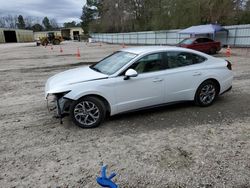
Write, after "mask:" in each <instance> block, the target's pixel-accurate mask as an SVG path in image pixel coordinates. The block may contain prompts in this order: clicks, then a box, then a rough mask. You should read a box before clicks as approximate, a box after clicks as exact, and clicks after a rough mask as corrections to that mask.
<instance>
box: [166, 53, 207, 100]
mask: <svg viewBox="0 0 250 188" xmlns="http://www.w3.org/2000/svg"><path fill="white" fill-rule="evenodd" d="M164 59H165V62H166V63H167V64H168V68H167V70H166V71H165V76H164V80H165V97H164V102H166V103H169V102H175V101H185V100H193V97H194V93H195V92H196V89H197V85H198V84H199V83H200V82H201V80H202V75H204V70H203V67H204V66H203V62H204V61H206V58H204V57H201V56H199V55H197V54H194V53H189V52H178V51H172V52H166V53H165V55H164Z"/></svg>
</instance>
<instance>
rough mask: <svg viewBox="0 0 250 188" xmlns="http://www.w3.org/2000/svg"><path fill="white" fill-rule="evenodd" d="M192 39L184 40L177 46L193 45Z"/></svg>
mask: <svg viewBox="0 0 250 188" xmlns="http://www.w3.org/2000/svg"><path fill="white" fill-rule="evenodd" d="M193 42H194V39H184V40H183V41H181V42H180V43H179V44H193Z"/></svg>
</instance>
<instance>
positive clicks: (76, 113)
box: [70, 96, 106, 128]
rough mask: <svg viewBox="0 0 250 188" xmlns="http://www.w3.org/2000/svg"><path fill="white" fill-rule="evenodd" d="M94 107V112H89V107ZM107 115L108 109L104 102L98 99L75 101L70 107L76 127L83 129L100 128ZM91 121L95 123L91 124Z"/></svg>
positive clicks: (84, 98) (87, 98) (90, 98)
mask: <svg viewBox="0 0 250 188" xmlns="http://www.w3.org/2000/svg"><path fill="white" fill-rule="evenodd" d="M87 104H88V105H87ZM82 106H84V108H83V107H82ZM93 106H95V109H92V111H88V110H87V108H88V107H90V109H91V108H92V107H93ZM97 111H98V113H97ZM105 114H106V108H105V106H104V104H103V102H102V101H101V100H100V99H99V98H97V97H91V96H89V97H88V96H87V97H83V98H80V99H79V100H77V101H74V102H73V103H72V104H71V106H70V118H71V120H72V121H73V123H74V124H75V125H77V126H79V127H81V128H95V127H98V126H99V125H100V124H101V123H102V122H103V121H104V119H105ZM94 116H95V117H94ZM93 117H94V118H93ZM86 118H87V120H86ZM95 118H96V120H95ZM83 119H84V120H83ZM91 119H92V121H93V122H91Z"/></svg>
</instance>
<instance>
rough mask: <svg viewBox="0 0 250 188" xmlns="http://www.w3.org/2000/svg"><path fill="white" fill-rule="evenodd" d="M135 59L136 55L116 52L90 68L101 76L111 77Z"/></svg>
mask: <svg viewBox="0 0 250 188" xmlns="http://www.w3.org/2000/svg"><path fill="white" fill-rule="evenodd" d="M135 57H136V54H132V53H129V52H122V51H118V52H115V53H114V54H112V55H110V56H108V57H106V58H105V59H103V60H101V61H100V62H99V63H97V64H95V65H93V66H91V67H90V68H92V69H93V70H95V71H98V72H101V73H103V74H107V75H112V74H114V73H115V72H116V71H118V70H119V69H121V68H122V67H123V66H124V65H126V64H127V63H128V62H129V61H131V60H132V59H133V58H135Z"/></svg>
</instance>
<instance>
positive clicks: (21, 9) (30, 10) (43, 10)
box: [0, 0, 86, 23]
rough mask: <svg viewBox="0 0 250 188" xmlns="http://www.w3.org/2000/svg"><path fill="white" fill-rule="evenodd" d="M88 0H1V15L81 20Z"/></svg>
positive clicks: (59, 21)
mask: <svg viewBox="0 0 250 188" xmlns="http://www.w3.org/2000/svg"><path fill="white" fill-rule="evenodd" d="M85 3H86V0H23V1H22V0H0V16H5V15H8V14H12V15H19V14H21V15H23V16H24V17H25V16H35V17H41V18H44V17H45V16H47V17H48V18H55V19H56V20H57V22H58V23H64V22H68V21H80V20H79V17H80V16H81V13H82V7H83V5H84V4H85Z"/></svg>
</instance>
